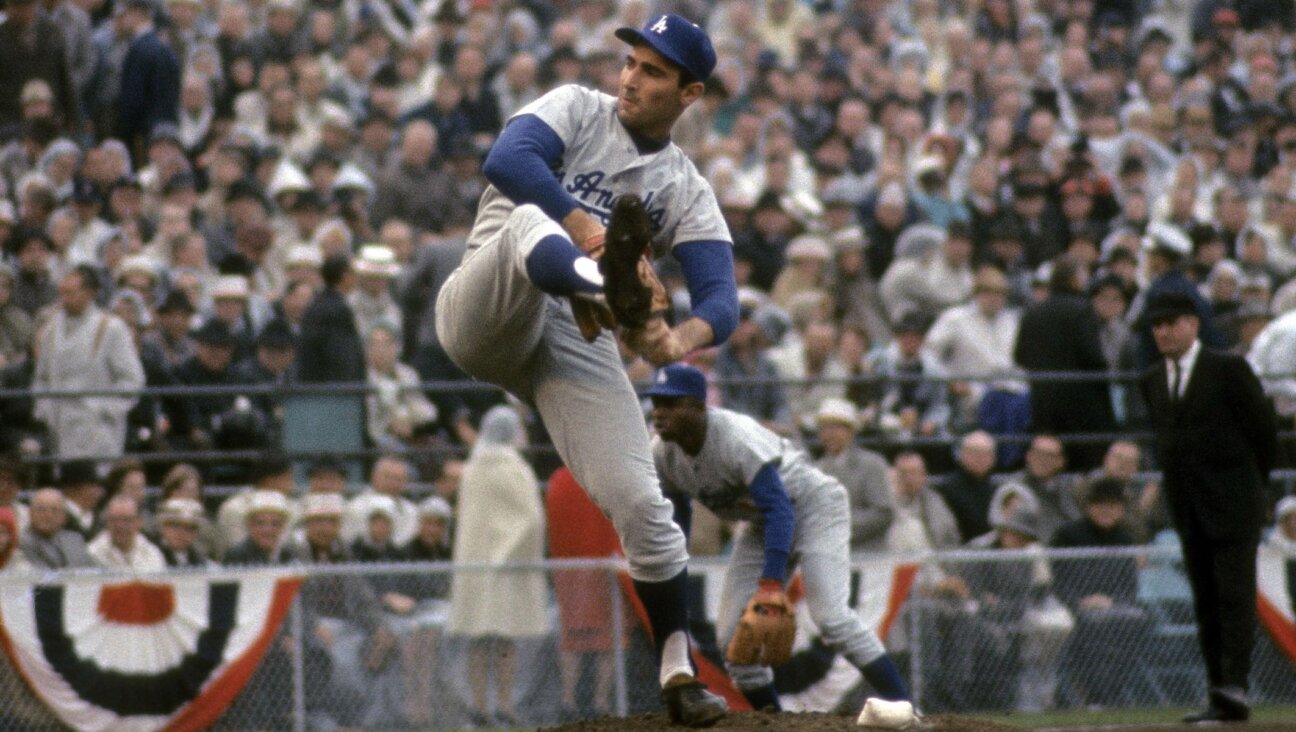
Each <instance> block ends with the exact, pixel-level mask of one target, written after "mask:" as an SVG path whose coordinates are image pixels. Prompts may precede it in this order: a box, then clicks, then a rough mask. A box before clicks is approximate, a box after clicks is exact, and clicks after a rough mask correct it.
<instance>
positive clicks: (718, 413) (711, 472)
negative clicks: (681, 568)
mask: <svg viewBox="0 0 1296 732" xmlns="http://www.w3.org/2000/svg"><path fill="white" fill-rule="evenodd" d="M653 459H654V461H656V463H657V471H658V472H659V473H660V474H661V479H662V488H663V489H664V490H666V491H668V492H678V493H683V494H685V495H687V496H689V497H691V498H696V499H697V500H698V501H699V502H700V503H701V504H702V505H703V506H706V507H707V508H709V509H711V511H712V512H714V513H715V514H716V515H717V516H719V517H720V518H722V519H725V520H726V521H752V522H759V521H760V520H761V515H760V511H759V510H758V509H757V508H756V504H755V502H753V501H752V498H751V493H750V491H749V486H751V483H752V480H753V479H754V478H755V477H756V473H758V472H760V469H761V468H762V467H764V466H765V465H768V464H769V463H774V464H775V465H776V466H777V467H778V473H779V477H780V478H782V479H783V487H784V488H785V489H786V490H787V493H788V497H789V498H791V499H792V506H793V510H794V512H795V513H796V519H797V523H801V518H802V516H801V513H802V511H804V510H806V508H805V507H806V506H807V505H809V504H810V503H811V502H817V500H816V501H811V499H820V498H827V497H828V496H830V495H831V494H832V493H833V492H834V491H838V492H842V495H843V496H844V495H845V492H844V491H845V489H844V488H842V485H841V484H840V483H838V482H837V480H836V479H834V478H831V477H829V476H828V475H827V474H825V473H823V472H821V471H820V470H819V469H818V468H816V467H814V465H812V464H811V463H810V461H809V460H808V459H807V457H806V454H805V453H804V452H802V451H801V449H800V448H798V447H797V446H796V445H794V444H792V442H791V441H789V440H787V439H785V438H783V437H780V436H778V435H777V434H775V433H773V432H771V431H770V430H768V429H766V428H765V427H762V426H761V424H760V423H759V422H757V421H756V420H754V419H752V418H751V417H749V416H747V415H745V414H739V413H738V412H734V411H730V410H728V409H719V408H711V409H708V410H707V431H706V441H705V442H704V443H703V444H702V451H701V452H700V453H698V455H697V456H696V457H694V456H691V455H689V454H688V453H686V452H684V450H683V449H682V448H680V446H679V445H676V444H674V443H672V442H666V441H665V440H662V439H661V438H660V437H656V438H654V439H653ZM820 494H827V495H824V496H821V495H820Z"/></svg>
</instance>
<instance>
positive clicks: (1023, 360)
mask: <svg viewBox="0 0 1296 732" xmlns="http://www.w3.org/2000/svg"><path fill="white" fill-rule="evenodd" d="M1086 277H1087V273H1086V272H1085V268H1084V265H1083V263H1081V262H1080V260H1078V259H1076V258H1075V257H1072V256H1069V255H1063V256H1061V257H1058V258H1057V259H1055V260H1054V261H1053V271H1052V274H1051V275H1050V277H1049V296H1048V298H1047V299H1045V300H1044V301H1043V302H1040V303H1037V304H1035V305H1032V306H1031V307H1030V308H1028V309H1027V310H1026V312H1025V313H1023V314H1022V319H1021V326H1020V328H1019V329H1018V332H1017V343H1016V346H1015V347H1014V348H1013V360H1014V361H1016V362H1017V365H1019V366H1021V367H1022V368H1024V369H1026V370H1027V371H1029V372H1031V373H1046V372H1053V371H1088V372H1090V373H1092V374H1094V376H1095V378H1094V379H1093V380H1092V381H1033V382H1031V386H1030V405H1031V432H1032V433H1034V434H1040V433H1048V434H1053V435H1059V436H1065V435H1067V434H1070V433H1086V432H1107V431H1109V430H1111V429H1112V426H1113V420H1112V412H1111V396H1110V394H1109V391H1108V385H1107V382H1106V380H1105V379H1104V378H1103V376H1104V375H1105V374H1106V372H1107V360H1106V359H1105V358H1104V357H1103V352H1102V342H1101V341H1100V340H1099V336H1098V331H1099V329H1100V328H1101V327H1102V324H1101V322H1100V321H1099V320H1098V315H1097V314H1096V313H1095V312H1094V310H1093V307H1092V306H1091V305H1090V304H1089V301H1088V300H1087V299H1086V298H1085V296H1084V295H1082V294H1081V293H1082V292H1084V290H1085V279H1086ZM1064 442H1065V440H1064ZM1106 451H1107V445H1105V444H1101V443H1093V442H1069V443H1067V444H1066V461H1067V465H1070V466H1072V468H1074V469H1077V470H1089V469H1091V468H1094V467H1097V466H1098V465H1100V464H1101V463H1102V457H1103V454H1104V453H1105V452H1106Z"/></svg>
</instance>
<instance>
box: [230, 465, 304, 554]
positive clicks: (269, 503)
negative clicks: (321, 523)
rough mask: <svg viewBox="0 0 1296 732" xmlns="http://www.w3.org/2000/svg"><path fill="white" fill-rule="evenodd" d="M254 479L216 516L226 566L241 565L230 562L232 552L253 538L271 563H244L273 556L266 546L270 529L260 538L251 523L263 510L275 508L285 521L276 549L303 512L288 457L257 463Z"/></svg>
mask: <svg viewBox="0 0 1296 732" xmlns="http://www.w3.org/2000/svg"><path fill="white" fill-rule="evenodd" d="M252 477H253V482H252V485H251V486H249V487H247V488H245V489H243V490H241V491H239V492H238V493H235V494H234V495H232V496H230V497H229V498H226V499H225V501H224V503H222V504H221V506H220V510H219V511H217V513H216V525H217V527H218V528H219V529H220V534H221V539H222V542H223V545H224V546H225V547H226V552H225V563H226V564H231V563H239V562H232V561H231V560H230V558H229V555H230V552H233V551H235V549H237V548H238V547H240V546H245V544H246V540H247V539H249V538H252V539H253V540H254V544H255V546H256V547H258V548H259V551H260V552H261V554H263V555H265V556H264V557H263V558H265V559H266V560H267V561H259V562H243V563H252V564H264V563H268V561H269V559H268V558H269V556H270V555H269V554H266V552H269V550H270V549H269V548H268V547H269V545H267V544H266V537H267V536H268V535H269V534H268V530H267V533H264V534H262V535H261V536H259V537H256V536H253V535H252V534H253V532H252V531H251V521H252V517H253V514H254V513H256V512H257V511H259V510H263V509H264V510H271V509H273V510H274V511H277V512H280V513H282V514H283V517H284V520H283V522H282V525H281V526H280V527H279V529H278V532H277V533H276V535H275V541H276V542H277V543H276V546H277V545H278V544H281V543H282V542H283V541H285V539H286V536H287V532H288V530H289V529H290V528H292V527H293V526H294V525H296V523H297V520H298V518H299V517H300V516H301V513H302V510H301V503H300V502H299V501H298V500H297V499H295V498H293V497H292V494H293V491H294V489H295V485H294V483H293V466H292V463H291V462H289V461H288V460H287V458H284V457H283V456H281V455H277V454H269V455H266V456H264V457H262V458H261V459H260V460H258V461H257V463H256V465H255V472H254V473H253V476H252ZM263 528H264V527H263ZM245 548H246V547H245ZM236 556H237V554H236ZM276 556H278V555H276Z"/></svg>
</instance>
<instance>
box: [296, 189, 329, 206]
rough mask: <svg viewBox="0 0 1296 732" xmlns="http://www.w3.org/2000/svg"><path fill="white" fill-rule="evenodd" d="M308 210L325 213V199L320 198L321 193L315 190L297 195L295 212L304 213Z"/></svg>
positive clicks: (308, 190) (300, 192)
mask: <svg viewBox="0 0 1296 732" xmlns="http://www.w3.org/2000/svg"><path fill="white" fill-rule="evenodd" d="M308 208H309V209H314V210H316V211H323V210H324V209H325V204H324V198H323V197H322V196H320V194H319V191H317V190H315V189H314V188H309V189H307V190H304V191H299V192H298V193H297V195H296V196H294V197H293V204H292V210H293V211H302V210H304V209H308Z"/></svg>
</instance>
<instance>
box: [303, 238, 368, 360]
mask: <svg viewBox="0 0 1296 732" xmlns="http://www.w3.org/2000/svg"><path fill="white" fill-rule="evenodd" d="M321 275H322V276H323V278H324V290H323V291H322V292H320V293H319V294H318V295H316V296H315V299H314V300H312V301H311V304H310V305H309V306H308V307H307V308H306V312H305V314H303V315H302V332H301V342H300V346H299V348H298V349H297V364H298V377H299V378H300V379H301V380H302V382H304V383H307V384H318V383H330V382H339V381H346V382H356V381H364V380H365V375H366V372H365V360H364V345H363V344H362V343H361V342H360V333H359V331H358V330H356V323H355V314H354V313H353V312H352V311H351V306H350V305H348V304H347V299H346V297H347V295H349V294H350V293H351V290H353V289H355V283H356V276H355V272H354V271H353V270H352V269H351V260H350V258H348V257H347V256H346V255H345V254H335V255H332V256H330V257H329V258H328V259H326V260H324V265H323V267H322V268H321Z"/></svg>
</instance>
